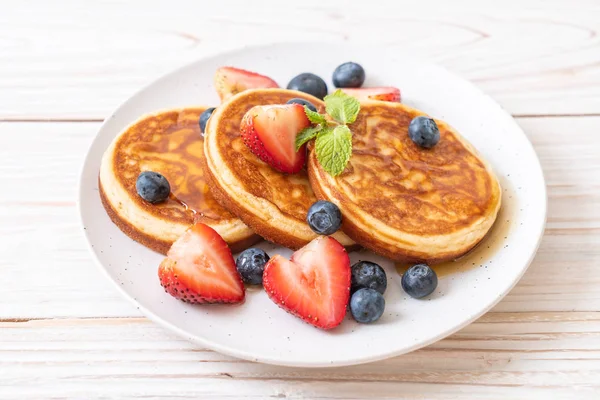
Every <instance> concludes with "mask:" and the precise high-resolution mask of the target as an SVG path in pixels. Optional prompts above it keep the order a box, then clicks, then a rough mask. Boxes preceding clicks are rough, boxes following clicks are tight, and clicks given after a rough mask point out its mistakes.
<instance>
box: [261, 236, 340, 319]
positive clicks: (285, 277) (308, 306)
mask: <svg viewBox="0 0 600 400" xmlns="http://www.w3.org/2000/svg"><path fill="white" fill-rule="evenodd" d="M263 285H264V287H265V291H266V292H267V295H268V296H269V298H270V299H271V300H272V301H273V302H275V303H276V304H277V305H279V306H280V307H281V308H283V309H284V310H286V311H287V312H289V313H290V314H292V315H295V316H297V317H299V318H301V319H302V320H304V321H305V322H308V323H309V324H312V325H314V326H316V327H317V328H321V329H332V328H335V327H336V326H338V325H339V324H340V323H341V322H342V320H343V319H344V316H345V314H346V307H347V305H348V299H349V296H350V259H349V258H348V254H347V253H346V250H345V249H344V247H343V246H342V245H341V244H340V243H339V242H338V241H337V240H335V239H334V238H332V237H329V236H320V237H318V238H316V239H314V240H313V241H312V242H310V243H309V244H307V245H306V246H304V247H303V248H301V249H300V250H298V251H296V252H295V253H294V254H293V255H292V257H291V259H290V260H286V259H285V258H284V257H282V256H280V255H276V256H274V257H272V258H271V259H270V260H269V262H268V263H267V265H266V266H265V272H264V275H263Z"/></svg>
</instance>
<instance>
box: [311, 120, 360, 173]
mask: <svg viewBox="0 0 600 400" xmlns="http://www.w3.org/2000/svg"><path fill="white" fill-rule="evenodd" d="M330 115H331V114H330ZM315 151H316V152H317V160H319V164H321V166H322V167H323V169H324V170H325V171H327V172H328V173H329V174H330V175H333V176H336V175H339V174H341V173H342V172H343V171H344V169H345V168H346V164H348V160H350V155H351V154H352V133H351V132H350V129H349V128H348V127H347V126H346V125H338V126H336V127H335V128H329V127H327V128H324V129H323V130H322V131H321V132H320V133H319V135H318V136H317V141H316V142H315Z"/></svg>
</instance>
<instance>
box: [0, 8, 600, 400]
mask: <svg viewBox="0 0 600 400" xmlns="http://www.w3.org/2000/svg"><path fill="white" fill-rule="evenodd" d="M415 3H418V4H415ZM599 32H600V3H599V2H598V1H594V0H578V1H573V0H553V1H525V0H521V1H516V0H504V1H502V2H491V1H456V0H455V1H452V2H443V1H433V0H429V1H420V2H414V1H413V2H401V1H380V2H368V4H366V3H364V2H362V3H356V4H355V5H351V2H350V1H341V0H335V1H322V0H320V1H317V0H304V1H302V2H293V3H292V2H282V1H275V0H273V1H263V2H258V1H255V2H247V1H241V0H236V1H234V0H228V1H212V2H200V1H194V2H183V1H169V2H154V1H145V2H141V1H132V2H115V1H110V2H109V1H98V2H93V3H92V2H89V3H88V2H82V1H72V2H67V1H62V2H45V1H42V0H38V1H18V2H16V1H0V139H1V140H2V146H0V183H1V187H2V190H0V398H1V399H29V398H74V399H80V398H190V399H192V398H215V399H221V398H223V399H225V398H227V399H236V398H245V397H247V398H293V399H300V398H302V399H362V398H377V399H380V398H381V399H383V398H385V399H390V398H422V399H438V398H439V399H447V398H472V399H508V398H524V399H537V398H539V399H554V398H564V399H573V398H577V399H588V398H589V399H598V398H600V133H599V131H600V36H599ZM301 40H324V41H328V42H335V41H358V42H362V43H365V45H368V44H369V43H371V42H379V43H386V44H389V45H391V46H393V47H394V48H395V49H396V50H395V51H405V52H410V53H411V54H415V55H417V56H420V57H424V58H427V59H429V60H432V61H434V62H438V63H440V64H442V65H444V66H446V67H447V68H449V69H450V70H452V71H454V72H456V73H459V74H461V75H463V76H465V77H467V78H469V79H471V80H473V81H474V82H475V83H477V84H478V85H479V86H480V87H481V88H483V89H484V90H485V91H487V92H488V93H489V94H491V95H492V96H493V97H494V98H495V99H497V100H498V101H499V102H500V103H501V104H502V105H503V106H504V107H505V108H506V109H507V110H509V112H511V113H512V114H513V115H514V116H515V117H516V118H517V122H518V123H519V124H520V125H521V126H522V127H523V129H524V130H525V132H526V134H527V135H528V136H529V138H530V139H531V141H532V142H533V144H534V146H535V148H536V150H537V152H538V154H539V156H540V159H541V162H542V165H543V168H544V172H545V175H546V179H547V184H548V193H549V212H548V226H547V231H546V235H545V237H544V240H543V242H542V245H541V248H540V251H539V253H538V255H537V257H536V258H535V260H534V262H533V264H532V266H531V267H530V269H529V271H528V272H527V273H526V275H525V277H524V278H523V279H522V280H521V282H520V283H519V284H518V286H517V287H516V288H515V289H514V290H513V291H512V292H511V293H510V294H509V295H508V296H507V297H506V298H505V299H504V300H503V301H502V302H501V303H500V304H499V305H498V306H496V307H495V308H494V310H493V311H492V312H490V313H489V314H487V315H485V316H484V317H482V318H481V319H480V320H479V321H477V322H476V323H474V324H472V325H470V326H468V327H467V328H465V329H464V330H462V331H460V332H459V333H457V334H455V335H453V336H451V337H450V338H447V339H445V340H442V341H441V342H439V343H437V344H435V345H432V346H430V347H428V348H425V349H422V350H419V351H417V352H414V353H412V354H408V355H405V356H401V357H397V358H394V359H391V360H387V361H382V362H377V363H373V364H368V365H362V366H356V367H350V368H336V369H327V370H303V369H296V368H282V367H275V366H268V365H259V364H253V363H249V362H246V361H241V360H236V359H233V358H230V357H227V356H223V355H220V354H218V353H214V352H212V351H209V350H206V349H198V348H196V347H194V346H193V345H192V344H190V343H188V342H186V341H184V340H182V339H180V338H178V337H176V336H174V335H172V334H170V333H168V332H166V331H164V330H163V329H162V328H160V327H158V326H156V325H154V324H152V323H150V322H148V321H147V320H146V319H144V318H143V317H142V316H141V314H140V313H139V311H138V310H136V308H135V307H134V306H132V305H131V304H130V303H128V302H127V301H125V300H124V299H122V298H121V297H120V296H119V295H118V293H117V292H116V291H115V290H114V289H113V288H112V286H111V284H110V283H109V282H108V281H107V280H105V279H104V277H103V275H102V274H101V272H100V271H98V270H97V268H96V267H95V266H94V265H93V263H92V261H91V258H90V256H89V255H88V253H87V250H86V249H85V245H84V239H83V237H82V235H81V233H80V230H79V226H78V220H77V213H76V204H75V201H76V181H77V176H78V173H79V168H80V166H81V164H82V162H83V158H84V156H85V152H86V150H87V147H88V146H89V144H90V143H91V140H92V139H93V137H94V135H95V132H96V130H97V129H98V127H99V123H100V121H101V120H102V119H103V118H104V117H106V116H107V115H109V113H110V112H111V110H112V109H114V108H115V107H116V106H117V105H118V104H119V103H120V102H122V101H124V100H125V99H126V98H127V97H128V96H129V95H131V94H132V93H133V92H134V91H135V90H137V89H138V88H140V87H141V86H142V85H144V84H146V83H148V82H150V81H151V80H153V79H155V78H157V77H158V76H159V75H160V74H162V73H165V72H167V71H169V70H171V69H173V68H176V67H178V66H181V65H183V64H185V63H186V62H189V61H192V60H194V59H197V58H198V57H202V56H204V55H206V54H210V53H214V52H216V51H219V50H222V49H230V48H235V47H240V46H243V45H249V44H263V43H269V42H274V41H277V42H281V41H301ZM349 58H351V55H349Z"/></svg>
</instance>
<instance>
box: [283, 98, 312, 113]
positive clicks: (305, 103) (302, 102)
mask: <svg viewBox="0 0 600 400" xmlns="http://www.w3.org/2000/svg"><path fill="white" fill-rule="evenodd" d="M294 103H295V104H300V105H302V106H306V107H308V109H309V110H311V111H314V112H317V107H315V105H314V104H313V103H311V102H310V101H308V100H304V99H301V98H299V97H296V98H293V99H291V100H288V102H287V104H294Z"/></svg>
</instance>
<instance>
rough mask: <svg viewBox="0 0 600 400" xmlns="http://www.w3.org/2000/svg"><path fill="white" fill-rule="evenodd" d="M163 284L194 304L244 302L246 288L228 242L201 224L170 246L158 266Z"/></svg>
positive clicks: (177, 295)
mask: <svg viewBox="0 0 600 400" xmlns="http://www.w3.org/2000/svg"><path fill="white" fill-rule="evenodd" d="M158 277H159V279H160V284H161V285H162V287H164V288H165V292H167V293H169V294H170V295H171V296H173V297H175V298H176V299H179V300H182V301H184V302H186V303H191V304H202V303H240V302H242V301H244V296H245V289H244V285H243V283H242V279H241V278H240V275H239V274H238V272H237V269H236V267H235V261H233V257H232V255H231V250H229V247H228V246H227V243H225V241H224V240H223V238H222V237H221V236H219V234H218V233H217V232H215V230H214V229H212V228H211V227H209V226H208V225H204V224H203V223H197V224H195V225H194V226H192V227H191V228H190V229H188V230H187V232H185V233H184V234H183V235H182V236H181V237H180V238H179V239H177V241H175V243H173V245H172V246H171V248H170V249H169V252H168V253H167V258H165V259H164V260H163V262H162V263H160V266H159V267H158Z"/></svg>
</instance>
